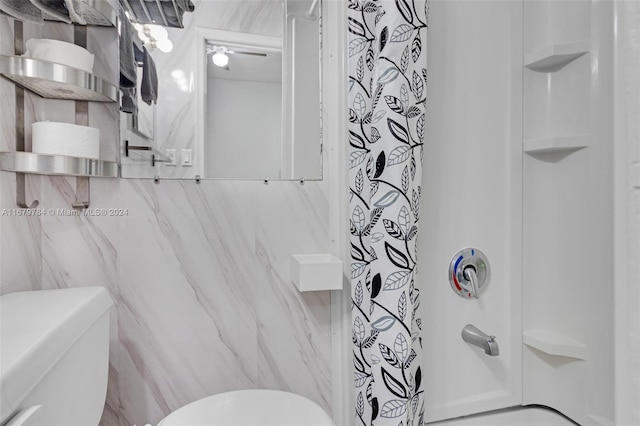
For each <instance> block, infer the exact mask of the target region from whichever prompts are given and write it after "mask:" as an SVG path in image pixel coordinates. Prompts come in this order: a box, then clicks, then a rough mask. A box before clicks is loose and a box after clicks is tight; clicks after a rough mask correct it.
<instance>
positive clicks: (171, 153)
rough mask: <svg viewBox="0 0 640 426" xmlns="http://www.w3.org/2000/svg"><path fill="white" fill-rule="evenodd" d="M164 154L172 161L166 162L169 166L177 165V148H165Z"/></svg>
mask: <svg viewBox="0 0 640 426" xmlns="http://www.w3.org/2000/svg"><path fill="white" fill-rule="evenodd" d="M164 155H166V156H167V158H168V159H170V160H171V161H170V162H168V163H165V164H166V165H167V166H175V165H176V150H175V149H171V148H167V149H165V150H164Z"/></svg>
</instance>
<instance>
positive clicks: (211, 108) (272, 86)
mask: <svg viewBox="0 0 640 426" xmlns="http://www.w3.org/2000/svg"><path fill="white" fill-rule="evenodd" d="M207 83H208V87H207V138H206V142H205V144H204V149H205V156H206V164H205V170H206V173H205V176H207V177H212V178H227V179H234V178H235V179H256V178H262V177H264V178H269V179H277V178H279V177H280V175H281V170H280V160H281V144H282V142H281V141H282V83H272V82H265V81H245V80H228V79H221V78H209V79H208V81H207Z"/></svg>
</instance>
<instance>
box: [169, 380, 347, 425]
mask: <svg viewBox="0 0 640 426" xmlns="http://www.w3.org/2000/svg"><path fill="white" fill-rule="evenodd" d="M158 426H335V423H334V422H333V420H332V419H331V417H329V415H328V414H327V413H326V412H325V411H324V410H323V409H322V408H320V406H319V405H317V404H316V403H314V402H312V401H310V400H308V399H307V398H304V397H302V396H300V395H296V394H293V393H289V392H282V391H277V390H266V389H250V390H241V391H234V392H226V393H221V394H217V395H212V396H208V397H206V398H203V399H200V400H198V401H195V402H192V403H190V404H187V405H185V406H184V407H182V408H179V409H177V410H176V411H174V412H173V413H171V414H169V415H168V416H167V417H166V418H165V419H164V420H162V421H161V422H160V423H159V424H158Z"/></svg>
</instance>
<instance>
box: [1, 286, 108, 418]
mask: <svg viewBox="0 0 640 426" xmlns="http://www.w3.org/2000/svg"><path fill="white" fill-rule="evenodd" d="M112 305H113V302H112V300H111V297H110V296H109V294H108V293H107V291H106V290H105V289H104V288H102V287H80V288H70V289H60V290H42V291H29V292H19V293H11V294H5V295H3V296H0V424H2V425H3V426H52V425H65V426H76V425H77V426H95V425H97V424H98V422H99V421H100V417H101V415H102V410H103V408H104V402H105V397H106V392H107V376H108V368H109V308H110V307H111V306H112Z"/></svg>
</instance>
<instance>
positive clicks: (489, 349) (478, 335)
mask: <svg viewBox="0 0 640 426" xmlns="http://www.w3.org/2000/svg"><path fill="white" fill-rule="evenodd" d="M462 340H464V341H465V342H467V343H470V344H472V345H474V346H477V347H479V348H481V349H483V350H484V353H485V354H487V355H489V356H498V355H499V354H500V350H499V348H498V342H497V341H496V336H489V335H488V334H486V333H484V332H482V331H480V330H479V329H478V328H477V327H475V326H473V325H471V324H467V325H466V326H465V327H464V328H463V329H462Z"/></svg>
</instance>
